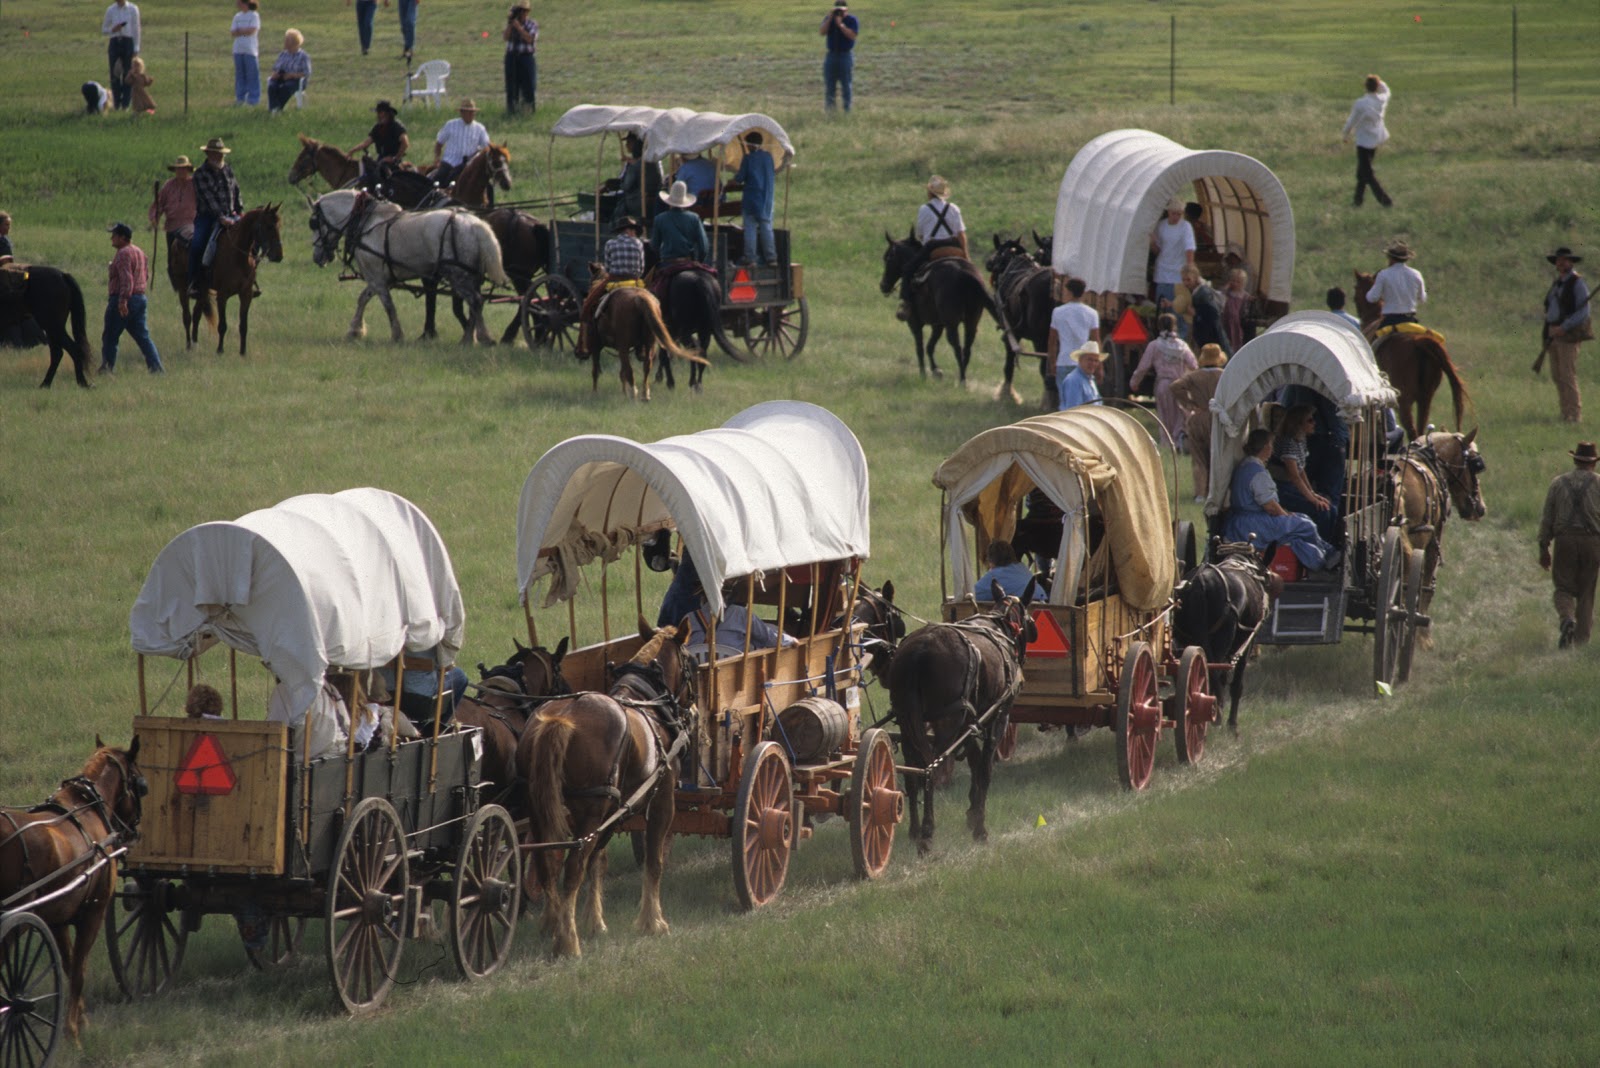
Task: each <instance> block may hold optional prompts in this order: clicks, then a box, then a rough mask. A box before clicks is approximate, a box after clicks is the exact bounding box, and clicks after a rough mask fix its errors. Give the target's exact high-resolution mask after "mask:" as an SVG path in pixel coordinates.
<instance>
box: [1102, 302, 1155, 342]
mask: <svg viewBox="0 0 1600 1068" xmlns="http://www.w3.org/2000/svg"><path fill="white" fill-rule="evenodd" d="M1111 340H1112V341H1115V342H1116V343H1117V344H1119V345H1143V344H1144V343H1145V342H1146V341H1149V340H1150V334H1149V333H1148V332H1147V331H1146V330H1145V328H1144V320H1143V319H1140V318H1139V313H1138V312H1136V311H1134V310H1133V309H1132V308H1129V309H1127V310H1126V311H1124V312H1123V313H1122V318H1120V319H1118V320H1117V325H1116V326H1114V327H1112V328H1111Z"/></svg>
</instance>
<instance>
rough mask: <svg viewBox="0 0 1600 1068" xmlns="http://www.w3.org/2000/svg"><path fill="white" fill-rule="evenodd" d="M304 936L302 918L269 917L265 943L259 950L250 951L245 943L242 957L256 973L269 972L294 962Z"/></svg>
mask: <svg viewBox="0 0 1600 1068" xmlns="http://www.w3.org/2000/svg"><path fill="white" fill-rule="evenodd" d="M305 936H306V921H305V918H304V917H303V916H271V917H268V919H267V941H266V944H265V945H263V946H262V947H261V948H260V949H252V948H251V947H250V943H248V942H246V943H245V947H244V955H245V956H247V957H249V958H250V963H251V964H254V965H255V966H256V969H257V970H258V971H263V972H270V971H272V970H273V969H275V968H281V967H283V966H284V965H285V964H288V963H289V962H290V961H292V960H294V958H295V957H296V956H298V955H299V953H300V943H301V941H302V940H304V938H305Z"/></svg>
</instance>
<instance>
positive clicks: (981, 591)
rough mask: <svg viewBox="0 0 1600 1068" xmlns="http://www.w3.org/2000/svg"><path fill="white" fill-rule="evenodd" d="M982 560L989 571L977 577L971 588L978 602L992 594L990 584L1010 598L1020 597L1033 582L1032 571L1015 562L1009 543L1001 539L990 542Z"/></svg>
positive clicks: (1013, 550) (1013, 551)
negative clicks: (987, 565)
mask: <svg viewBox="0 0 1600 1068" xmlns="http://www.w3.org/2000/svg"><path fill="white" fill-rule="evenodd" d="M984 558H985V559H986V560H988V561H989V570H987V571H985V572H984V573H983V574H981V575H979V576H978V581H977V582H975V583H973V587H972V588H973V590H974V591H976V593H977V596H978V598H979V600H983V599H986V598H987V597H988V596H989V594H990V593H991V592H993V591H992V588H991V583H996V582H998V583H999V584H1000V589H1001V590H1002V591H1003V592H1005V593H1006V594H1008V595H1009V596H1011V597H1021V596H1022V594H1023V593H1024V592H1025V591H1026V590H1027V588H1028V583H1030V582H1032V581H1033V572H1032V570H1030V569H1029V568H1028V565H1027V564H1024V563H1021V562H1020V561H1018V560H1017V552H1016V550H1015V549H1013V548H1012V547H1011V543H1010V542H1009V541H1005V540H1003V539H1001V538H996V539H995V540H994V541H991V542H990V543H989V551H988V552H987V553H985V554H984Z"/></svg>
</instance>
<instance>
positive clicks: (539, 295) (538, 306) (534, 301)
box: [522, 274, 583, 352]
mask: <svg viewBox="0 0 1600 1068" xmlns="http://www.w3.org/2000/svg"><path fill="white" fill-rule="evenodd" d="M582 306H583V298H582V296H580V295H579V293H578V287H577V286H575V285H573V284H572V283H571V282H569V281H567V279H566V278H565V277H563V276H562V275H559V274H546V275H540V276H539V277H538V278H535V279H534V280H533V282H532V283H530V284H529V286H528V290H527V292H526V293H524V294H523V295H522V337H523V340H525V341H526V342H527V343H528V347H529V348H530V349H539V348H546V349H554V350H556V351H557V352H572V351H573V350H574V349H575V348H577V345H578V312H579V310H580V309H581V308H582Z"/></svg>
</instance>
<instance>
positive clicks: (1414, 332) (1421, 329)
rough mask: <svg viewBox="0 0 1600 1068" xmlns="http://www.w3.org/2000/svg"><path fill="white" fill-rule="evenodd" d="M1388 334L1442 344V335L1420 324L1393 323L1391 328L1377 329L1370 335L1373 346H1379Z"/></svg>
mask: <svg viewBox="0 0 1600 1068" xmlns="http://www.w3.org/2000/svg"><path fill="white" fill-rule="evenodd" d="M1390 334H1406V335H1408V336H1410V337H1425V338H1427V339H1429V340H1430V341H1436V342H1438V343H1439V344H1441V345H1443V344H1444V335H1443V334H1441V333H1439V331H1437V330H1435V329H1433V328H1432V327H1429V326H1423V325H1422V324H1421V323H1395V324H1394V325H1393V326H1384V327H1379V328H1378V330H1377V331H1375V332H1374V333H1373V335H1372V340H1373V343H1374V344H1381V343H1382V342H1383V341H1384V339H1385V338H1387V337H1388V336H1389V335H1390Z"/></svg>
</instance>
